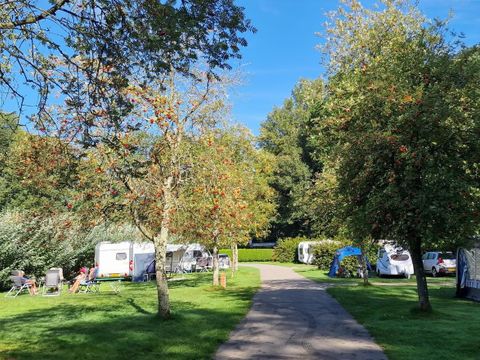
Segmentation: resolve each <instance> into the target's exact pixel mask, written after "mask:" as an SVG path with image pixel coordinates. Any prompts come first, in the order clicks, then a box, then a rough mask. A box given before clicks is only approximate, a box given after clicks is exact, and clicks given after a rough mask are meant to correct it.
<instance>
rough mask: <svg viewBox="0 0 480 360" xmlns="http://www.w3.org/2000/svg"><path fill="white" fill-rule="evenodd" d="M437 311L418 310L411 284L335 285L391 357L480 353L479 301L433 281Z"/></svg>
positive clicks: (478, 356) (342, 299) (471, 356)
mask: <svg viewBox="0 0 480 360" xmlns="http://www.w3.org/2000/svg"><path fill="white" fill-rule="evenodd" d="M429 288H430V297H431V302H432V306H433V309H434V311H433V313H431V314H419V313H417V312H416V311H414V310H413V309H414V308H415V306H416V301H417V294H416V288H415V287H412V286H408V287H407V286H396V287H392V286H368V287H363V286H355V287H345V286H343V287H332V288H329V289H328V292H329V293H330V294H331V295H333V296H334V297H335V298H336V299H337V300H338V301H339V302H340V303H341V304H342V305H343V306H344V307H345V308H346V309H347V310H348V311H349V312H350V313H351V314H352V315H353V316H354V317H355V318H356V319H357V320H358V321H359V322H360V323H361V324H363V325H364V326H365V327H366V328H367V329H368V330H369V331H370V334H372V335H373V337H374V338H375V340H376V341H377V343H378V344H379V345H381V346H382V347H383V348H384V349H385V352H386V354H387V356H388V358H389V359H390V360H410V359H411V360H414V359H415V360H416V359H422V360H429V359H432V360H433V359H472V360H473V359H480V340H479V334H480V304H479V303H475V302H472V301H467V300H461V299H456V298H454V295H455V288H453V287H440V286H436V285H433V284H430V286H429Z"/></svg>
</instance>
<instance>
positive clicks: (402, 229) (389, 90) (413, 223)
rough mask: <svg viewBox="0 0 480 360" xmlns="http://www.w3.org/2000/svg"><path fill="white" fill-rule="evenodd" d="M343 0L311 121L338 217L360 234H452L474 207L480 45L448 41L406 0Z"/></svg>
mask: <svg viewBox="0 0 480 360" xmlns="http://www.w3.org/2000/svg"><path fill="white" fill-rule="evenodd" d="M348 4H349V6H348V7H347V9H343V10H341V11H339V13H337V15H336V17H335V18H334V20H338V22H336V26H334V27H332V28H329V29H328V32H329V34H330V35H331V42H329V44H328V45H327V48H326V50H327V51H329V52H328V54H329V56H330V70H331V71H332V76H331V78H330V81H329V83H328V86H327V87H328V91H329V97H328V99H325V102H324V104H323V109H322V112H321V114H320V116H319V118H317V119H315V121H314V122H315V123H316V129H317V130H316V131H317V132H318V134H319V135H318V136H317V140H318V143H317V146H319V147H325V148H326V149H330V151H329V152H328V153H327V154H326V157H327V158H328V161H326V162H328V167H330V168H331V169H332V171H333V169H334V171H335V174H336V177H337V182H338V188H337V189H338V196H339V197H338V200H339V202H340V203H341V204H342V212H343V214H342V218H343V219H344V220H346V221H347V223H348V227H349V229H350V230H351V231H352V234H353V236H354V237H355V238H358V239H362V238H365V237H368V236H371V237H373V238H376V239H380V238H384V239H396V240H397V241H400V242H404V243H409V245H410V247H411V249H412V248H413V247H416V248H418V249H420V245H419V244H420V243H421V244H423V245H426V246H429V245H432V246H435V247H442V246H445V245H446V244H447V243H448V242H453V243H458V242H459V241H462V239H465V238H468V237H470V236H472V235H473V234H474V233H475V231H476V228H477V225H476V224H477V223H478V222H477V221H476V220H477V218H478V214H479V212H478V210H479V209H478V208H479V203H480V202H479V197H478V194H479V191H478V176H477V171H476V168H477V164H478V159H479V155H480V142H479V140H478V139H479V138H478V136H477V135H476V133H477V131H478V130H479V128H480V123H479V122H478V118H479V114H480V101H479V97H478V86H477V85H475V84H478V82H479V81H480V75H479V74H480V56H479V49H478V48H472V49H462V48H458V47H456V46H455V44H449V43H448V42H447V40H446V39H445V38H444V35H443V34H444V31H445V28H444V24H443V23H441V22H436V23H433V24H429V23H428V22H426V20H425V19H424V17H423V16H422V15H421V14H419V13H418V10H417V9H415V8H413V7H410V6H408V4H409V3H408V2H407V1H399V2H393V1H392V2H390V1H388V2H385V9H384V11H375V10H368V9H366V8H363V7H362V6H361V5H360V4H358V3H357V2H356V1H351V2H349V3H348ZM379 37H381V38H382V41H381V42H380V43H379V42H378V38H379ZM416 252H417V251H415V253H416Z"/></svg>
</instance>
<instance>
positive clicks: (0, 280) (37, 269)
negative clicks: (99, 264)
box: [0, 212, 138, 289]
mask: <svg viewBox="0 0 480 360" xmlns="http://www.w3.org/2000/svg"><path fill="white" fill-rule="evenodd" d="M137 236H138V231H137V230H136V229H135V228H132V227H130V226H111V227H104V226H97V227H95V228H93V229H90V230H89V231H86V230H84V229H82V228H81V227H80V226H79V224H76V221H75V219H74V218H73V217H72V216H70V215H68V214H59V215H57V216H55V217H49V218H28V217H26V216H22V215H21V214H20V213H16V212H4V213H0V289H1V288H8V287H9V286H11V284H10V279H9V278H10V272H11V271H12V270H23V271H25V274H27V275H33V276H35V277H36V278H39V277H42V276H45V273H46V271H47V270H48V269H49V268H51V267H61V268H62V269H63V275H64V277H65V278H66V279H71V278H72V277H73V275H74V274H75V273H76V272H78V269H80V267H82V266H87V267H90V266H92V265H93V264H94V256H95V245H96V244H97V243H98V242H100V241H111V242H115V241H124V240H133V239H136V238H137Z"/></svg>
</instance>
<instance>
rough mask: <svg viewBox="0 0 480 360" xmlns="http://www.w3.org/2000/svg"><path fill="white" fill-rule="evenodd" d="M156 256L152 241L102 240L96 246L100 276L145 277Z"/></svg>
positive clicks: (96, 263)
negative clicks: (112, 241) (113, 241)
mask: <svg viewBox="0 0 480 360" xmlns="http://www.w3.org/2000/svg"><path fill="white" fill-rule="evenodd" d="M154 258H155V248H154V246H153V244H152V243H150V242H146V243H135V242H130V241H123V242H119V243H109V242H101V243H99V244H97V246H95V265H96V266H97V267H98V274H99V277H132V278H133V279H134V280H135V278H136V277H140V278H143V273H144V270H145V269H146V267H147V266H148V264H149V263H151V262H152V261H153V260H154Z"/></svg>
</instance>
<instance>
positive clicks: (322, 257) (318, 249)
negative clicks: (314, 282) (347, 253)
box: [313, 242, 343, 270]
mask: <svg viewBox="0 0 480 360" xmlns="http://www.w3.org/2000/svg"><path fill="white" fill-rule="evenodd" d="M341 247H343V245H342V244H339V243H333V242H323V243H320V244H316V245H314V246H313V256H314V257H315V259H314V260H313V264H314V265H316V266H317V267H318V268H319V269H321V270H328V269H330V264H331V263H332V260H333V257H334V256H335V252H336V251H337V250H338V249H340V248H341Z"/></svg>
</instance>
